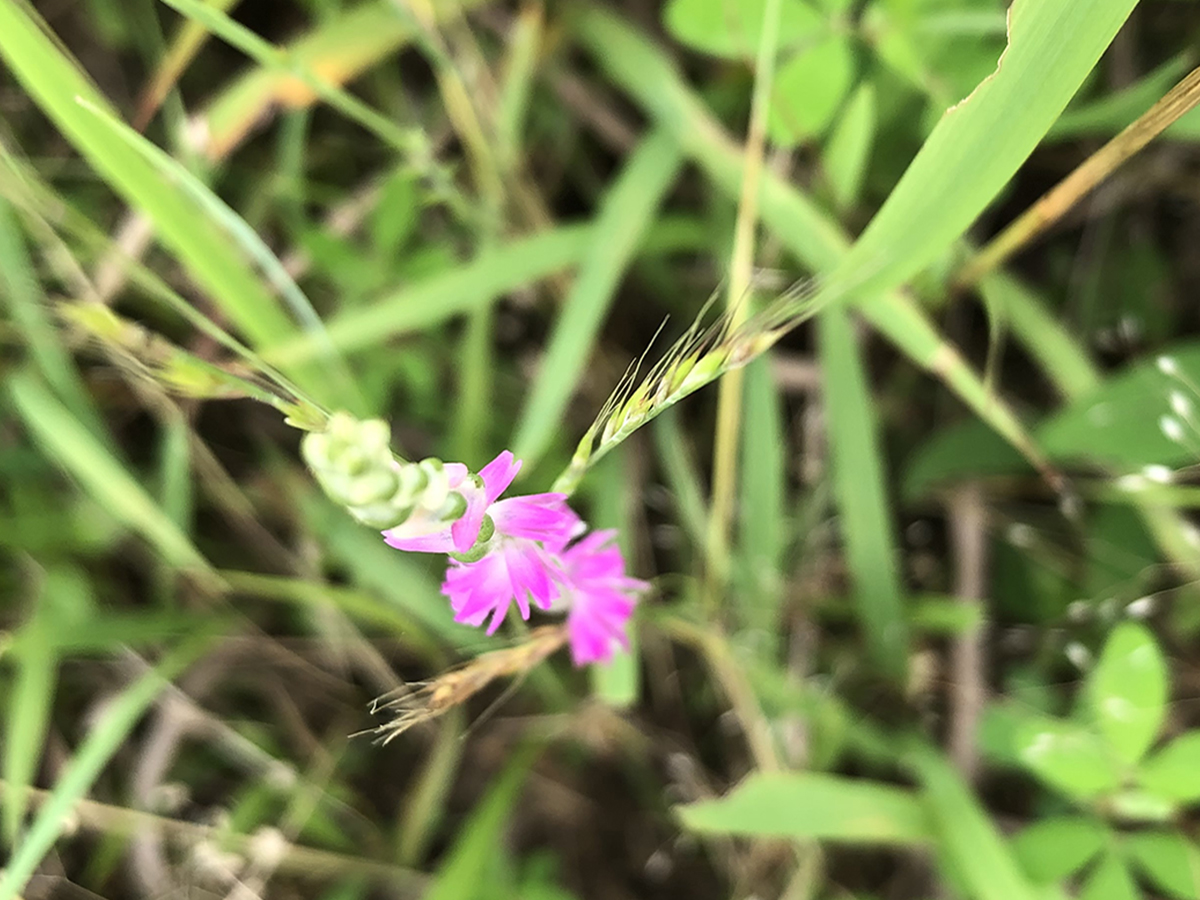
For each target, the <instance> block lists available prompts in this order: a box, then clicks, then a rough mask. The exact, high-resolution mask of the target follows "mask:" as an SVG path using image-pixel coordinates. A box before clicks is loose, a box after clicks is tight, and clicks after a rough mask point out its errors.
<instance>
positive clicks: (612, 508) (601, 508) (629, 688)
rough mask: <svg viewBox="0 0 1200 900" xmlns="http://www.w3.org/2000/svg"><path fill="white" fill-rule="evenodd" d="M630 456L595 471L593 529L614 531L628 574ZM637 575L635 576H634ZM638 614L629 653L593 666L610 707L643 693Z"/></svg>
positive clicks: (598, 691)
mask: <svg viewBox="0 0 1200 900" xmlns="http://www.w3.org/2000/svg"><path fill="white" fill-rule="evenodd" d="M630 475H631V473H630V471H629V458H628V455H627V454H625V453H622V452H620V451H618V452H616V453H614V454H612V455H611V456H610V457H609V458H608V459H606V460H605V461H604V462H603V463H601V464H600V465H598V466H597V467H596V471H595V473H594V476H593V477H594V484H595V487H596V490H595V492H594V493H593V495H592V516H591V524H592V527H593V528H615V529H616V530H617V543H618V544H619V545H620V547H621V553H622V554H624V556H625V566H626V569H627V570H630V569H632V568H633V565H634V561H635V557H634V555H633V552H632V551H633V542H634V537H635V534H636V532H635V530H634V521H633V513H634V509H635V508H636V506H635V501H636V499H637V498H635V497H634V496H633V482H632V481H631V480H630ZM631 574H634V575H636V574H637V573H636V572H631ZM636 619H637V614H636V613H635V614H634V620H633V621H631V622H630V623H629V652H628V653H618V654H617V655H616V656H615V657H614V658H613V660H612V662H610V663H609V664H608V665H604V666H590V667H589V673H590V675H591V678H592V692H593V693H594V694H595V695H596V696H597V697H599V698H600V699H602V700H603V701H604V702H605V703H607V704H608V705H609V706H613V707H616V708H618V709H627V708H629V707H631V706H633V705H634V704H635V703H636V702H637V699H638V696H639V694H640V692H641V684H640V681H641V657H640V653H639V650H638V639H637V624H636Z"/></svg>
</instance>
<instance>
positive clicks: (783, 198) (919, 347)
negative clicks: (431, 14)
mask: <svg viewBox="0 0 1200 900" xmlns="http://www.w3.org/2000/svg"><path fill="white" fill-rule="evenodd" d="M575 25H576V27H575V30H574V34H575V37H576V39H577V40H578V41H579V42H580V43H581V44H583V45H584V46H585V47H586V48H587V49H588V50H589V51H590V52H591V53H592V55H593V58H594V59H595V61H596V62H597V63H598V64H599V65H600V67H601V68H602V69H603V70H604V72H605V73H606V74H607V75H608V77H609V78H610V79H611V80H612V81H613V82H614V83H616V84H617V85H618V86H619V87H620V88H621V89H622V90H624V91H626V92H627V93H629V94H630V95H631V96H632V97H633V98H634V99H635V100H636V101H637V103H638V104H639V105H640V106H642V107H643V108H644V109H645V110H646V111H647V112H648V113H649V115H650V116H651V117H652V118H654V119H655V120H656V121H657V122H658V123H659V124H660V125H663V126H664V127H666V128H667V129H668V130H669V131H670V132H671V134H673V135H674V137H675V139H676V140H677V141H678V142H679V144H680V146H681V147H682V148H683V149H684V151H685V152H686V153H688V155H690V156H692V157H693V158H694V159H695V160H696V162H697V163H698V164H699V165H700V166H701V167H702V168H703V169H704V171H705V172H706V174H707V175H708V176H709V178H711V179H712V181H713V183H714V184H715V185H716V186H717V187H719V188H720V189H721V190H723V191H724V192H725V193H726V194H728V195H729V196H730V197H736V196H737V195H738V190H739V188H740V185H741V177H742V156H741V154H740V152H739V149H738V147H737V145H736V144H734V143H733V142H732V141H731V140H730V139H729V137H728V135H726V134H725V133H724V132H723V131H722V129H721V126H720V124H719V123H718V122H717V121H716V120H715V119H714V118H713V116H712V115H711V114H710V113H709V112H708V111H707V110H706V108H705V107H704V105H703V103H702V102H701V101H700V100H699V98H697V97H696V96H695V94H694V93H693V92H692V91H691V90H690V89H689V88H688V86H687V84H686V83H685V82H684V80H683V77H682V76H681V75H680V73H679V71H678V70H677V69H676V68H675V66H673V65H672V64H671V63H670V62H669V61H668V60H667V59H666V57H665V56H664V54H663V53H661V52H660V51H659V50H658V49H657V48H656V47H655V46H654V45H653V44H652V43H651V42H650V41H648V40H646V39H645V38H644V37H643V36H642V35H640V34H639V33H638V32H637V31H636V30H635V29H633V28H632V27H631V26H629V25H628V24H626V23H625V22H624V21H622V20H621V19H620V18H619V17H617V16H615V15H613V14H612V13H610V12H607V11H605V10H603V9H601V8H599V7H589V8H588V9H587V10H585V11H584V12H583V13H582V14H581V15H580V16H579V17H578V18H577V19H576V20H575ZM759 203H760V209H761V218H762V221H763V222H764V223H765V224H766V225H767V226H768V227H769V228H770V229H771V230H772V231H773V232H774V233H775V235H776V236H777V237H778V238H779V240H780V242H781V243H782V244H783V245H784V247H786V248H787V250H788V251H789V252H790V253H791V254H792V255H793V256H795V257H796V258H797V259H798V260H800V261H801V262H803V263H804V264H805V265H807V266H809V267H810V268H812V269H814V270H817V271H819V272H828V273H833V272H834V271H835V270H837V271H838V272H839V276H838V277H837V278H836V279H835V278H833V277H832V276H830V277H827V278H825V279H824V280H823V281H822V283H821V286H820V288H819V290H818V293H817V294H816V295H815V296H814V297H811V298H808V299H807V300H806V301H805V304H804V308H805V310H807V311H808V312H810V313H811V312H812V311H813V310H815V309H817V308H819V306H820V305H822V304H824V303H830V302H834V301H838V300H845V299H846V298H847V296H850V297H851V298H852V299H853V298H854V297H855V296H857V294H858V292H859V289H860V288H862V287H863V286H864V285H865V284H866V283H867V282H868V281H869V280H871V279H872V278H874V279H876V280H877V277H878V275H879V273H880V272H881V271H883V270H884V268H885V267H886V266H887V265H888V264H890V263H891V262H892V260H891V256H890V254H885V255H882V256H881V257H880V258H879V259H875V260H868V261H867V262H866V263H865V264H864V265H863V266H861V267H859V268H858V269H856V270H854V271H851V269H850V267H844V268H842V269H838V266H839V264H840V263H841V262H842V261H843V258H844V257H845V256H846V253H847V251H848V249H849V246H850V241H849V239H848V238H847V237H846V235H845V234H844V233H843V232H842V230H841V228H840V227H839V225H838V224H837V222H836V221H835V220H834V219H832V218H831V217H830V216H828V215H827V214H826V213H825V212H823V211H822V210H821V209H819V208H818V207H817V206H816V205H815V204H814V203H813V202H812V201H811V200H810V199H809V198H808V197H807V196H805V195H804V194H802V193H801V192H799V191H798V190H796V189H795V188H794V187H792V186H791V185H790V184H788V183H787V182H785V181H784V180H783V179H781V178H779V177H778V176H777V175H774V174H773V173H771V172H769V171H768V172H764V173H763V187H762V195H761V197H760V198H759ZM863 296H867V295H863ZM861 311H862V313H863V314H864V315H865V316H866V317H867V318H868V319H869V320H870V321H871V324H872V325H874V326H875V327H876V328H878V329H879V330H880V331H881V332H882V333H883V334H885V335H886V336H887V337H888V339H889V340H891V341H892V342H893V343H895V344H896V346H897V347H899V348H900V349H901V350H902V351H903V352H904V353H905V354H906V355H907V356H908V357H909V358H910V359H912V360H914V361H915V362H917V363H918V364H919V365H920V366H922V367H923V368H926V369H929V370H931V371H933V372H934V373H935V374H936V375H937V376H938V377H939V378H941V379H942V380H943V381H944V382H945V383H946V384H947V386H948V387H950V389H951V390H953V391H954V392H955V393H956V394H958V395H959V397H960V398H961V399H962V400H963V402H964V403H966V404H967V405H968V406H969V407H971V409H973V410H974V411H975V413H976V414H977V415H978V416H979V417H980V418H982V419H983V420H984V421H986V422H987V423H988V424H989V425H990V426H991V427H992V428H994V429H995V430H996V431H997V432H999V433H1000V434H1001V435H1003V436H1004V438H1005V439H1006V440H1008V441H1009V442H1010V443H1012V444H1013V446H1015V447H1017V449H1019V450H1020V451H1021V452H1022V453H1023V454H1024V455H1025V456H1027V457H1028V458H1030V460H1031V461H1033V462H1035V463H1036V464H1041V461H1042V455H1041V454H1040V453H1039V452H1038V450H1037V447H1036V446H1035V445H1034V443H1033V441H1032V440H1031V438H1030V437H1029V434H1028V432H1027V430H1026V429H1025V427H1024V426H1023V425H1022V423H1021V422H1020V420H1019V419H1017V417H1016V416H1015V415H1014V414H1013V412H1012V410H1011V409H1010V408H1009V407H1008V406H1007V405H1005V404H1004V403H1003V402H1001V401H1000V399H999V398H997V397H996V396H995V395H994V394H993V393H992V392H991V391H989V390H988V389H987V387H986V386H985V385H984V384H983V382H982V381H981V380H980V378H979V377H978V376H977V375H976V374H975V373H974V372H973V371H972V370H971V369H970V367H969V366H967V364H966V362H965V361H964V360H963V359H962V357H961V355H959V354H958V353H957V352H956V351H955V349H954V347H953V346H952V345H950V344H948V343H947V342H946V341H945V340H943V339H942V337H941V335H939V334H938V332H937V329H936V328H934V326H933V324H932V323H931V322H930V321H929V319H928V317H927V316H926V315H925V313H924V311H923V310H921V309H920V308H919V307H918V306H916V305H915V304H914V303H913V302H912V301H911V300H910V299H908V298H907V297H905V296H903V295H902V294H899V293H897V292H893V293H889V294H885V295H883V296H882V297H881V296H879V295H878V294H876V296H875V299H874V300H872V301H870V302H864V303H862V304H861Z"/></svg>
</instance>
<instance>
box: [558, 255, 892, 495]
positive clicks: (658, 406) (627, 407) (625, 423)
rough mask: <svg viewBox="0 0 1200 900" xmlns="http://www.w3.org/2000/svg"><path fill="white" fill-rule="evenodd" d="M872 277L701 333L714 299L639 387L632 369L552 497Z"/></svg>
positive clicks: (804, 290) (810, 282)
mask: <svg viewBox="0 0 1200 900" xmlns="http://www.w3.org/2000/svg"><path fill="white" fill-rule="evenodd" d="M873 270H874V267H871V269H870V270H869V271H864V272H862V273H860V274H859V275H858V276H857V277H856V278H855V279H854V280H853V281H852V282H844V281H841V282H834V281H832V280H826V279H820V278H810V279H806V280H803V281H800V282H797V283H796V284H795V285H794V286H793V287H791V288H789V289H788V290H787V291H785V292H784V293H782V294H780V295H779V296H778V297H776V298H775V300H773V301H772V302H771V303H770V304H769V305H768V306H767V307H766V308H765V309H763V310H762V311H761V312H759V313H756V314H755V315H752V316H750V317H749V318H748V319H746V320H745V321H744V322H742V324H740V325H738V324H736V323H737V322H738V321H739V319H740V317H741V306H740V304H739V305H735V306H734V307H732V308H731V309H729V310H727V311H726V312H724V313H722V314H721V315H720V316H718V318H717V319H716V321H714V322H713V323H712V324H710V325H708V326H705V325H704V320H705V318H706V317H707V315H708V313H709V311H710V310H711V308H712V305H713V303H714V302H715V300H716V294H714V295H713V296H712V297H710V298H709V299H708V301H707V302H706V303H705V304H704V307H703V308H702V309H701V310H700V312H699V313H698V314H697V316H696V318H695V320H693V322H692V324H691V325H690V326H689V327H688V329H687V331H685V332H684V333H683V335H682V336H681V337H680V338H679V339H678V340H677V341H676V342H675V343H674V344H672V345H671V347H670V349H669V350H667V352H666V354H665V355H664V356H663V358H662V359H661V360H659V361H658V362H657V363H655V365H654V366H653V368H651V369H650V371H649V372H647V373H646V377H645V378H644V379H642V381H641V383H638V382H637V376H638V371H639V370H640V368H641V360H640V359H639V360H638V361H637V362H635V363H633V364H632V365H631V366H630V367H629V370H628V371H627V372H626V373H625V375H624V376H623V377H622V378H621V381H620V382H619V383H618V385H617V387H616V389H615V390H614V391H613V393H612V395H611V396H610V397H609V398H608V400H607V401H606V402H605V404H604V406H603V407H601V409H600V413H599V415H597V416H596V419H595V421H594V422H593V423H592V424H591V426H590V427H589V428H588V430H587V431H586V432H585V433H584V435H583V437H582V438H581V439H580V441H579V444H578V445H577V446H576V448H575V453H574V455H573V456H572V457H571V462H570V463H569V464H568V465H567V468H566V469H564V470H563V472H562V474H560V475H559V476H558V478H557V479H556V480H555V482H554V488H553V490H555V491H561V492H562V493H565V494H570V493H572V492H573V491H574V490H575V488H576V487H577V486H578V484H579V481H580V479H582V478H583V476H584V474H585V473H586V472H587V470H588V469H589V468H591V466H592V465H594V464H595V463H596V462H597V461H599V460H600V459H602V458H603V457H604V456H605V455H606V454H608V453H609V452H610V451H611V450H612V449H613V448H615V447H616V446H618V445H619V444H620V443H621V442H623V441H624V440H625V439H626V438H628V437H629V436H630V435H631V434H633V433H634V432H635V431H637V430H638V429H639V428H641V427H642V426H643V425H645V424H646V423H647V422H650V421H651V420H653V419H654V418H656V417H657V416H658V415H660V414H661V413H662V412H664V411H665V410H668V409H670V408H671V407H672V406H674V405H675V404H676V403H678V402H679V401H680V400H682V399H684V398H685V397H687V396H689V395H690V394H694V393H695V392H696V391H698V390H700V388H702V387H704V386H705V385H707V384H711V383H712V382H714V381H716V380H717V379H718V378H720V377H721V376H722V375H724V374H726V373H727V372H732V371H734V370H736V369H740V368H741V367H742V366H744V365H746V364H747V363H749V362H750V361H752V360H754V359H757V358H758V357H759V356H761V355H762V354H763V353H765V352H766V351H767V350H769V349H770V348H771V347H773V346H774V345H775V344H776V343H777V342H778V341H779V339H780V338H782V337H783V336H784V335H785V334H787V333H788V332H789V331H791V330H792V329H793V328H795V327H796V326H798V325H800V324H801V323H803V322H805V321H807V320H808V319H810V318H812V317H813V316H814V315H815V314H816V313H817V312H818V311H819V310H820V309H821V308H822V307H824V306H825V305H827V304H829V303H833V302H835V301H837V300H839V299H841V298H843V297H845V296H846V295H847V294H849V293H850V292H852V291H853V290H854V288H855V287H856V286H857V285H858V284H859V283H860V282H865V281H866V280H867V279H868V278H869V277H870V275H871V271H873ZM741 302H742V303H744V302H745V300H744V299H743V300H742V301H741Z"/></svg>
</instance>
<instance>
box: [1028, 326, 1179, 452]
mask: <svg viewBox="0 0 1200 900" xmlns="http://www.w3.org/2000/svg"><path fill="white" fill-rule="evenodd" d="M1163 360H1165V361H1166V362H1161V361H1163ZM1163 365H1165V366H1167V367H1168V369H1170V370H1173V371H1175V372H1177V373H1178V375H1175V376H1171V375H1167V374H1164V373H1163V371H1162V369H1161V368H1160V366H1163ZM1197 383H1200V344H1196V343H1188V344H1182V345H1177V346H1175V347H1172V348H1170V349H1168V350H1167V351H1166V352H1164V353H1162V354H1160V355H1159V356H1158V357H1157V358H1155V359H1147V360H1143V361H1141V362H1138V363H1134V364H1133V365H1130V366H1127V367H1126V368H1125V369H1124V370H1123V371H1122V372H1120V374H1118V375H1115V376H1114V377H1112V378H1110V379H1109V380H1108V381H1106V382H1104V383H1103V384H1101V385H1100V386H1099V387H1097V388H1095V389H1094V390H1092V391H1089V392H1088V393H1086V394H1084V395H1083V396H1081V397H1079V398H1078V399H1077V400H1075V401H1074V402H1073V403H1071V405H1070V406H1068V407H1067V408H1066V409H1065V410H1063V411H1062V412H1060V413H1058V414H1056V415H1055V416H1053V417H1052V418H1051V419H1050V420H1049V421H1048V422H1046V423H1045V424H1043V425H1042V427H1041V428H1040V429H1039V430H1038V438H1039V441H1040V443H1041V444H1042V445H1043V446H1044V447H1045V448H1046V450H1047V452H1049V453H1051V454H1053V455H1054V456H1056V457H1060V458H1072V457H1074V458H1080V459H1089V460H1093V461H1095V462H1101V463H1109V464H1113V465H1117V466H1122V467H1137V468H1141V467H1143V466H1147V465H1166V466H1179V465H1186V464H1188V463H1191V462H1193V461H1195V459H1196V451H1197V446H1198V445H1200V435H1198V434H1197V422H1198V421H1200V420H1197V418H1196V416H1195V413H1194V412H1190V410H1192V409H1194V408H1195V407H1196V406H1198V405H1200V398H1197V397H1195V396H1193V392H1192V390H1191V389H1190V388H1189V387H1188V385H1189V384H1197ZM1176 395H1178V397H1179V398H1180V399H1176V400H1175V401H1174V402H1175V405H1176V406H1180V404H1181V403H1182V404H1183V407H1182V408H1186V410H1188V411H1189V414H1188V415H1186V416H1181V415H1179V413H1177V412H1176V411H1175V410H1174V409H1172V400H1173V398H1174V397H1175V396H1176ZM1166 418H1172V419H1174V420H1175V421H1177V422H1178V427H1179V432H1178V434H1179V437H1172V436H1169V435H1168V434H1167V433H1166V432H1165V431H1164V429H1163V426H1164V424H1165V423H1164V419H1166ZM1168 430H1170V426H1168Z"/></svg>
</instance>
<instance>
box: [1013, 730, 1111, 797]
mask: <svg viewBox="0 0 1200 900" xmlns="http://www.w3.org/2000/svg"><path fill="white" fill-rule="evenodd" d="M1015 749H1016V752H1017V757H1018V758H1019V759H1020V760H1021V762H1022V763H1023V764H1024V765H1025V767H1026V768H1028V769H1029V771H1031V772H1032V773H1033V774H1034V775H1037V776H1038V777H1039V778H1040V779H1042V780H1043V781H1045V782H1046V783H1047V784H1049V785H1050V786H1051V787H1054V788H1057V789H1058V790H1060V791H1062V792H1063V793H1065V794H1067V795H1068V796H1070V797H1072V798H1073V799H1076V800H1088V799H1091V798H1092V797H1095V796H1097V795H1099V794H1104V793H1109V792H1111V791H1114V790H1116V788H1117V787H1118V786H1119V785H1120V783H1121V773H1120V770H1119V769H1118V767H1117V765H1116V760H1115V759H1113V758H1112V755H1111V751H1110V750H1109V748H1108V747H1107V746H1105V744H1104V742H1103V741H1101V739H1100V738H1099V737H1098V736H1097V735H1095V734H1093V733H1092V732H1091V731H1089V730H1087V729H1086V728H1084V727H1083V726H1082V725H1079V724H1076V723H1074V722H1064V721H1059V720H1056V719H1031V720H1030V721H1027V722H1025V723H1023V724H1022V726H1021V729H1020V732H1019V734H1018V736H1017V740H1016V747H1015Z"/></svg>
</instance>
